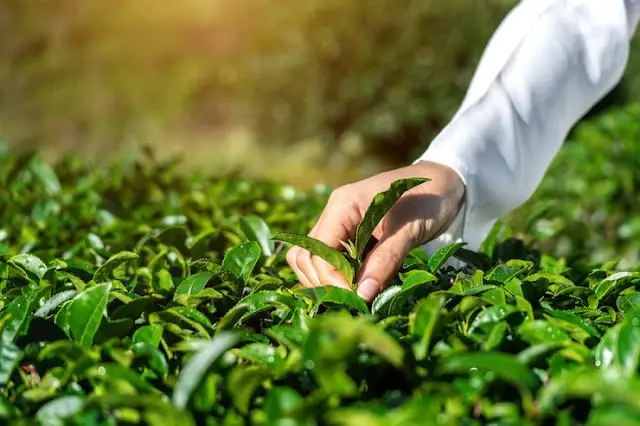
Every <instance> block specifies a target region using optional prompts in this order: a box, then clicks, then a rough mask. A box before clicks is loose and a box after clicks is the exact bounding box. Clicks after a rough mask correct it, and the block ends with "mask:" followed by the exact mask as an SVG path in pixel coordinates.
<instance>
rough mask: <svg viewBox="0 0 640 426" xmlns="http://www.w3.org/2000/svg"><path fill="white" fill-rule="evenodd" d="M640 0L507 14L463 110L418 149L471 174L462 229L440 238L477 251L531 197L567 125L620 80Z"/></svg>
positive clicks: (550, 0)
mask: <svg viewBox="0 0 640 426" xmlns="http://www.w3.org/2000/svg"><path fill="white" fill-rule="evenodd" d="M639 3H640V0H627V1H623V0H526V1H524V2H522V3H520V5H519V6H517V7H516V8H515V9H514V10H513V11H512V13H511V14H510V15H509V16H508V17H507V18H506V19H505V20H504V22H503V23H502V25H501V26H500V28H499V29H498V30H497V32H496V34H495V35H494V36H493V38H492V40H491V42H490V43H489V45H488V46H487V49H486V51H485V53H484V55H483V58H482V60H481V62H480V64H479V66H478V69H477V71H476V74H475V76H474V78H473V81H472V82H471V85H470V87H469V90H468V93H467V96H466V97H465V100H464V102H463V104H462V106H461V107H460V110H459V111H458V113H457V114H456V115H455V117H454V118H453V119H452V120H451V122H450V123H449V125H448V126H447V127H446V128H445V129H444V130H443V131H442V132H441V133H440V134H439V135H438V137H437V138H436V139H435V140H434V141H433V142H432V144H431V145H430V147H429V149H427V151H426V152H425V153H424V154H423V155H422V156H421V157H420V160H431V161H434V162H438V163H441V164H445V165H447V166H449V167H451V168H453V169H454V170H456V171H457V172H458V173H459V174H460V176H461V177H462V179H463V181H464V182H465V186H466V195H465V206H464V208H463V212H462V217H461V218H460V219H459V220H458V224H457V227H458V229H453V228H455V227H452V229H450V231H449V233H448V235H445V236H444V237H443V238H444V239H449V240H450V239H462V240H464V241H467V242H469V243H470V246H471V248H474V249H476V248H478V246H479V245H480V243H481V242H482V240H483V239H484V238H485V237H486V234H487V233H488V232H489V230H490V229H491V227H492V226H493V225H494V224H495V221H496V220H497V219H498V218H499V217H500V216H502V215H504V214H505V213H507V212H509V211H510V210H512V209H514V208H516V207H518V206H519V205H521V204H522V203H523V202H524V201H526V200H527V199H528V198H529V197H530V196H531V194H532V193H533V192H534V190H535V189H536V187H537V186H538V184H539V183H540V181H541V179H542V177H543V176H544V173H545V171H546V170H547V168H548V166H549V164H550V163H551V161H552V159H553V157H554V156H555V154H556V153H557V151H558V149H559V148H560V146H561V145H562V142H563V141H564V139H565V138H566V136H567V134H568V132H569V130H570V129H571V127H573V125H574V124H575V123H576V122H577V121H578V120H579V119H580V118H581V117H582V116H583V115H584V114H585V113H586V112H587V111H588V110H589V109H590V108H591V107H592V106H593V105H594V104H595V103H596V102H597V101H598V100H600V99H601V98H602V97H603V96H604V95H605V94H606V93H607V92H609V91H610V90H611V89H612V88H613V87H614V86H615V84H616V83H617V82H618V81H619V80H620V78H621V76H622V74H623V72H624V69H625V66H626V62H627V56H628V51H629V40H630V38H631V36H632V34H633V32H634V29H635V25H636V22H637V20H638V15H639V13H638V9H639V8H638V4H639ZM456 233H457V234H458V235H453V234H456Z"/></svg>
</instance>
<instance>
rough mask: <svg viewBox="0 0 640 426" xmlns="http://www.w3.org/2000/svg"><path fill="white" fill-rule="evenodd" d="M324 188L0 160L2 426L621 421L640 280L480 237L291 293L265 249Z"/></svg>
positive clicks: (638, 411) (638, 344)
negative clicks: (364, 290)
mask: <svg viewBox="0 0 640 426" xmlns="http://www.w3.org/2000/svg"><path fill="white" fill-rule="evenodd" d="M413 184H424V185H428V184H429V182H426V183H421V182H413ZM402 185H403V184H402V183H399V184H397V185H396V186H395V187H392V188H391V191H390V192H389V193H387V194H386V196H384V197H382V198H381V199H379V200H378V202H377V203H376V205H373V206H372V207H371V209H374V210H375V209H378V211H377V212H374V213H375V214H374V213H372V214H371V215H370V216H369V218H370V219H371V223H373V222H375V220H376V219H375V218H376V217H379V214H378V213H380V211H382V210H380V209H386V208H387V207H388V205H389V204H390V203H391V202H392V201H393V197H396V196H397V195H398V193H399V192H402V191H403V186H402ZM327 195H328V194H327V191H326V189H325V188H323V187H318V189H317V191H315V192H314V191H310V192H306V193H301V192H298V191H296V190H295V189H294V188H291V187H286V186H282V185H279V184H277V183H275V182H268V181H250V180H247V179H244V178H243V177H242V176H229V177H225V178H208V177H205V176H201V175H198V174H196V173H192V172H189V171H187V170H183V168H182V166H181V163H180V162H179V161H168V162H158V161H155V160H154V159H153V158H152V157H137V158H122V159H120V160H119V161H116V162H113V163H111V164H109V165H108V166H107V165H102V166H101V167H96V165H94V164H91V163H89V162H87V161H86V160H83V159H80V158H78V157H66V158H64V159H63V160H61V162H59V163H57V164H56V165H55V166H54V167H51V166H49V165H47V164H45V163H43V162H42V161H41V160H40V159H39V157H38V156H37V155H33V154H27V155H22V156H15V155H12V154H9V153H7V152H6V150H3V151H1V152H0V241H1V242H0V336H1V337H0V392H1V393H0V419H2V422H4V423H5V424H10V425H16V426H18V425H31V424H41V425H115V424H147V425H196V424H198V425H200V424H203V425H216V424H222V425H244V424H256V425H260V424H263V425H403V426H404V425H430V424H434V425H435V424H442V425H458V424H466V425H475V424H478V425H479V424H492V425H553V424H555V425H582V424H588V425H598V426H603V425H623V424H627V425H632V424H637V423H638V422H640V402H639V401H640V378H639V376H638V368H639V363H640V309H639V308H640V291H639V290H640V274H639V273H637V272H616V271H614V270H613V265H612V264H586V263H578V262H575V263H574V262H567V261H565V260H564V259H562V258H555V257H553V256H550V255H547V254H543V253H541V252H540V251H538V250H535V249H533V248H532V247H530V246H529V245H526V244H524V243H523V242H522V241H521V240H517V239H513V238H507V239H504V238H496V237H495V235H497V234H494V236H492V237H490V238H489V239H488V240H487V242H486V244H485V246H484V247H483V249H482V250H481V252H480V253H473V252H469V251H466V250H465V249H464V246H462V245H460V244H456V245H452V246H448V247H445V248H443V249H442V250H440V251H438V252H437V253H435V254H434V255H433V256H431V257H428V256H426V255H425V254H424V252H421V251H419V250H415V251H413V252H411V254H410V255H409V256H408V257H407V259H406V260H405V262H404V265H403V268H402V270H401V272H400V273H399V274H398V276H397V277H396V279H395V280H394V281H393V282H392V283H391V284H390V286H389V287H388V288H387V289H386V290H385V291H384V292H383V293H382V294H381V295H380V296H379V297H378V298H377V299H376V300H375V301H374V302H373V303H372V304H371V305H368V304H366V303H364V302H363V301H362V300H361V299H360V298H358V297H357V296H356V295H355V294H354V293H352V292H350V291H348V290H343V289H338V288H329V287H324V288H316V289H304V288H301V287H300V286H299V284H298V282H297V280H296V278H295V276H294V274H293V273H292V271H291V269H290V268H289V267H288V266H287V265H286V262H285V258H284V256H285V252H286V249H287V245H286V244H284V243H281V242H279V241H277V239H279V240H280V241H284V240H285V239H291V238H300V237H295V235H293V236H292V235H291V234H301V233H302V234H303V233H305V232H306V231H308V229H309V228H310V227H311V225H312V224H313V222H314V220H315V218H316V217H317V215H318V214H319V213H320V211H321V209H322V207H323V205H324V202H325V200H326V197H327ZM385 200H386V201H385ZM374 210H371V211H372V212H373V211H374ZM363 223H365V224H364V225H362V233H360V232H359V236H358V238H356V241H355V242H354V243H352V244H351V246H350V247H351V250H352V252H353V253H354V254H356V256H355V259H352V260H355V263H354V262H353V261H349V260H348V258H347V257H344V255H343V254H341V253H338V254H337V256H342V258H343V259H345V261H346V262H347V265H348V267H354V266H355V267H357V259H358V258H359V256H360V254H361V253H362V250H364V249H363V248H362V247H364V242H365V241H366V239H367V229H368V227H369V225H367V224H366V223H369V222H367V221H363ZM275 234H279V235H275ZM283 235H284V236H283ZM273 237H276V239H274V238H273ZM307 243H309V242H308V241H307V242H306V243H305V244H307ZM309 244H310V243H309ZM334 254H335V253H334ZM324 255H326V253H325V254H324ZM451 257H457V258H460V259H464V260H465V261H466V263H465V264H464V266H462V267H461V268H458V269H455V268H454V267H452V266H447V260H448V259H450V258H451ZM339 259H340V257H336V258H335V259H333V261H334V262H336V263H340V262H342V261H340V260H339ZM343 263H344V262H343ZM345 268H347V266H345Z"/></svg>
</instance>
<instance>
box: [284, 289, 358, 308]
mask: <svg viewBox="0 0 640 426" xmlns="http://www.w3.org/2000/svg"><path fill="white" fill-rule="evenodd" d="M296 294H297V295H300V296H303V297H309V298H311V299H312V300H313V301H314V303H315V304H316V305H320V304H323V303H336V304H338V305H345V306H348V307H350V308H352V309H355V310H358V311H360V312H365V313H367V312H369V308H368V307H367V304H366V303H365V301H364V300H363V299H362V298H361V297H360V296H358V295H357V294H355V293H354V292H352V291H349V290H346V289H344V288H340V287H335V286H324V287H314V288H305V289H301V290H297V291H296Z"/></svg>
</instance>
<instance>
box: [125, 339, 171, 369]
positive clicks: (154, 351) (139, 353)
mask: <svg viewBox="0 0 640 426" xmlns="http://www.w3.org/2000/svg"><path fill="white" fill-rule="evenodd" d="M131 350H132V351H133V354H134V356H135V357H136V358H140V357H144V358H147V359H148V360H149V367H151V368H152V369H153V370H154V371H155V372H156V373H158V374H159V375H161V376H162V375H164V374H166V373H167V371H168V370H169V364H168V363H167V360H166V358H165V357H164V355H163V354H162V352H160V350H159V349H158V348H157V347H156V346H153V345H151V344H149V343H147V342H136V343H134V344H133V345H132V346H131Z"/></svg>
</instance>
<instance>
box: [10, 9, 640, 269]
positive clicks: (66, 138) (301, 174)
mask: <svg viewBox="0 0 640 426" xmlns="http://www.w3.org/2000/svg"><path fill="white" fill-rule="evenodd" d="M516 3H517V2H516V1H515V0H402V1H398V0H368V1H366V2H364V3H363V2H353V1H352V2H347V1H344V0H278V1H277V2H274V1H273V0H181V1H180V2H175V3H174V2H164V3H163V4H162V6H161V7H160V6H158V3H157V2H153V1H150V0H85V1H78V0H56V1H53V0H2V1H1V2H0V87H1V88H2V90H0V139H2V140H3V141H4V142H5V143H6V144H8V145H9V147H10V149H12V150H13V151H16V152H19V151H24V150H30V149H36V150H38V151H40V152H42V153H43V154H44V157H45V159H47V160H51V161H53V160H55V159H57V158H60V157H62V156H64V154H65V153H69V152H70V153H74V154H79V155H82V156H86V157H87V158H94V159H96V158H97V159H99V160H100V162H102V161H103V160H105V162H106V160H108V159H109V158H111V157H114V156H118V155H120V154H121V153H123V152H129V151H136V150H139V149H140V148H141V147H149V148H150V149H151V150H153V152H155V154H156V155H157V157H159V158H161V159H162V158H168V157H174V156H181V157H182V158H183V161H184V163H183V167H184V170H185V171H191V170H202V171H203V172H205V173H207V172H211V173H214V174H222V173H229V172H241V173H242V174H244V175H245V176H250V177H265V178H270V179H276V180H279V181H283V182H285V183H292V184H295V185H296V186H298V187H301V188H310V187H312V186H314V185H316V184H318V183H324V184H326V185H329V186H336V185H340V184H343V183H346V182H349V181H353V180H355V179H360V178H362V177H365V176H369V175H371V174H373V173H376V172H379V171H381V170H384V169H388V168H391V167H396V166H400V165H404V164H407V163H409V162H411V161H413V160H414V159H415V158H416V156H417V155H419V154H420V153H421V152H422V151H423V150H424V149H426V148H427V146H428V144H429V141H430V140H431V139H432V138H433V137H434V136H435V135H436V134H437V132H438V131H439V130H440V129H441V128H442V127H443V126H444V125H445V124H446V123H447V121H448V120H449V119H450V117H451V116H452V114H453V113H454V111H455V110H456V109H457V107H458V105H459V104H460V102H461V100H462V98H463V96H464V93H465V90H466V88H467V85H468V83H469V81H470V79H471V76H472V73H473V71H474V70H475V68H476V65H477V63H478V60H479V58H480V55H481V53H482V51H483V49H484V47H485V45H486V43H487V42H488V40H489V38H490V37H491V35H492V34H493V32H494V31H495V29H496V27H497V26H498V24H499V23H500V22H501V21H502V19H503V18H504V17H505V15H506V14H507V12H508V11H509V10H510V9H511V8H512V7H513V6H514V5H515V4H516ZM638 101H640V41H639V40H638V35H637V36H636V38H635V39H634V40H633V43H632V52H631V56H630V63H629V66H628V68H627V70H626V74H625V76H624V79H623V80H622V82H621V83H620V85H619V86H618V87H616V88H615V90H613V91H612V93H611V94H610V95H609V96H607V98H606V99H604V100H603V101H602V102H601V103H600V104H599V105H598V106H597V107H596V108H594V110H593V111H591V113H590V114H588V116H587V117H585V119H584V120H583V122H581V123H580V124H579V125H578V126H577V127H576V129H575V130H574V132H572V134H571V136H570V138H569V141H568V142H567V143H565V146H564V147H563V149H562V151H561V153H560V155H559V156H558V157H557V158H556V160H555V162H554V164H553V165H552V167H551V169H550V171H549V173H548V174H547V176H546V177H545V180H544V181H543V183H542V185H541V186H540V188H539V189H538V191H537V192H536V194H535V195H534V196H533V197H532V199H531V200H530V201H529V202H528V203H526V204H525V205H524V206H523V207H522V208H521V209H519V210H518V211H516V212H513V213H512V214H511V215H509V217H507V218H505V223H507V224H509V225H510V226H513V229H514V230H515V231H514V232H516V233H517V234H518V235H520V236H522V237H523V238H525V239H527V241H529V242H532V243H535V244H537V246H538V247H541V248H543V249H545V250H548V251H549V252H550V253H554V254H558V255H567V256H574V257H580V256H582V257H583V258H589V259H593V260H596V261H605V260H610V259H612V258H615V257H619V258H622V259H623V260H624V262H626V264H636V263H638V262H640V250H638V247H639V246H638V244H637V243H636V242H637V241H638V238H640V214H638V213H640V209H639V207H640V205H639V204H638V202H637V201H636V200H637V199H638V196H637V195H638V191H639V190H640V147H638V141H640V106H638V105H637V104H634V102H638Z"/></svg>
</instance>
